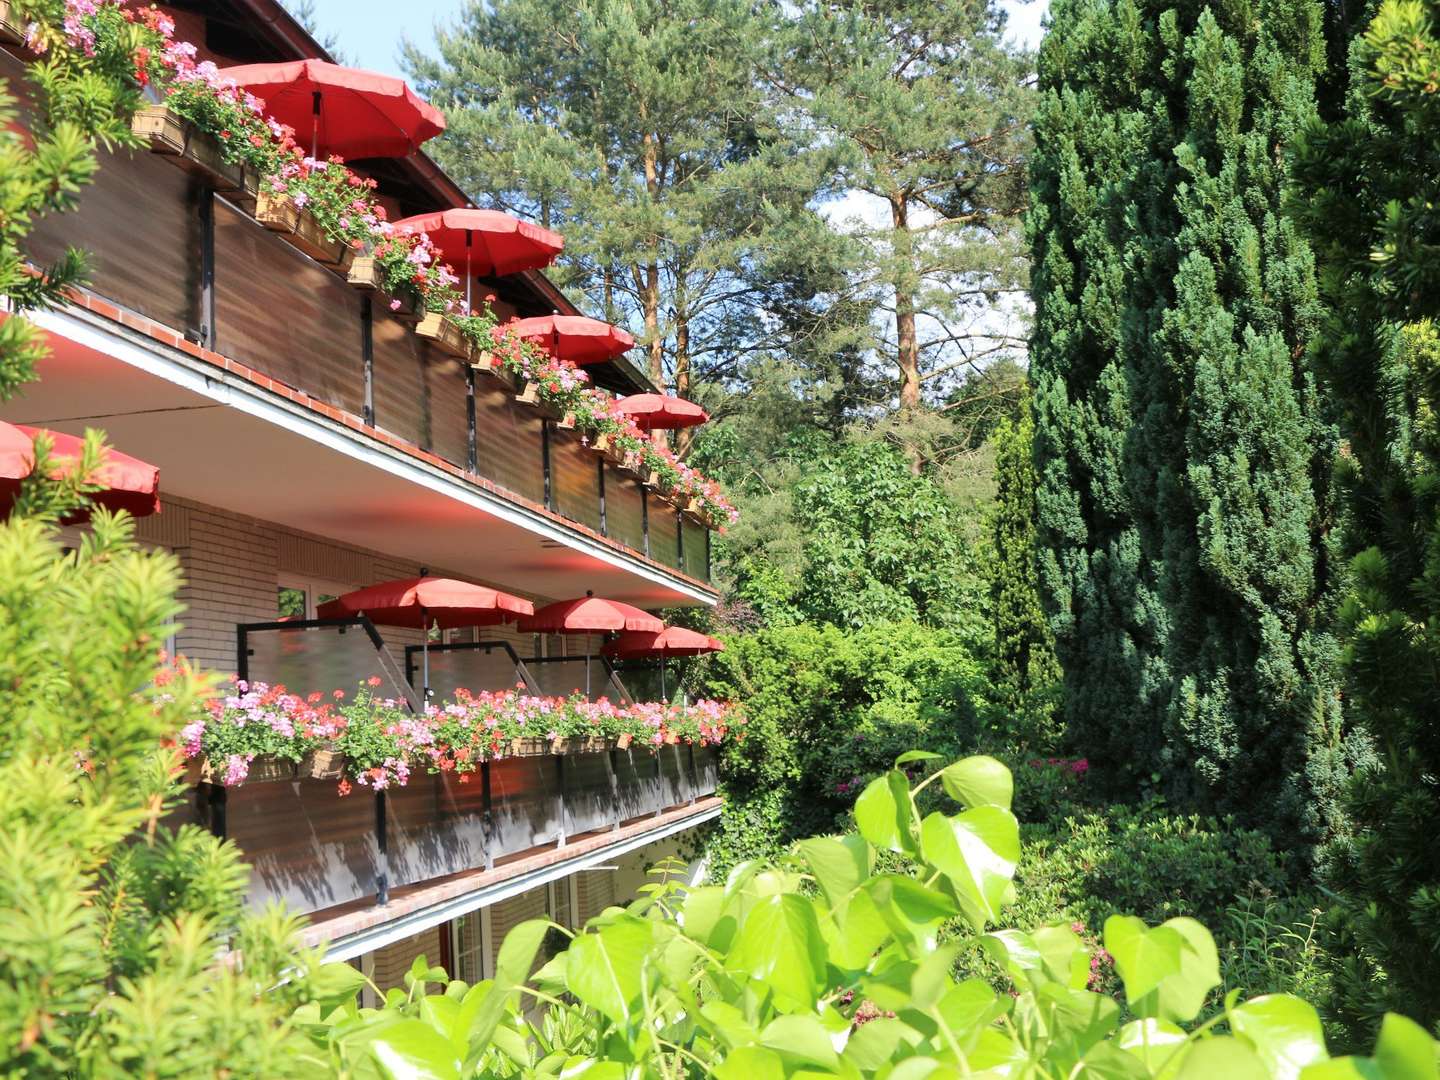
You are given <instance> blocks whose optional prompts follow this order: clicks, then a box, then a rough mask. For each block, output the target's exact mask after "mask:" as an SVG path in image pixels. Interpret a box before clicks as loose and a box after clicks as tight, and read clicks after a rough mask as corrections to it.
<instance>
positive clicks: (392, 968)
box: [370, 923, 450, 990]
mask: <svg viewBox="0 0 1440 1080" xmlns="http://www.w3.org/2000/svg"><path fill="white" fill-rule="evenodd" d="M449 925H450V924H449V923H445V924H444V925H442V926H436V927H431V928H430V929H429V930H424V931H421V932H420V933H418V934H416V935H415V936H414V937H408V938H405V939H404V940H402V941H397V942H395V943H393V944H391V945H387V946H385V948H383V949H376V950H375V951H374V952H373V953H371V954H370V955H371V957H372V958H373V961H374V964H375V970H374V973H373V974H372V975H371V976H370V977H371V978H372V979H374V980H375V985H376V986H378V987H380V989H381V990H389V989H390V988H391V987H397V986H398V987H400V988H402V989H403V988H404V986H405V973H406V972H407V971H409V970H410V965H411V964H413V963H414V962H415V958H416V957H417V956H424V957H425V960H426V962H427V963H429V964H431V965H432V966H433V965H436V964H439V963H440V935H441V934H442V933H443V932H445V931H447V930H448V929H449Z"/></svg>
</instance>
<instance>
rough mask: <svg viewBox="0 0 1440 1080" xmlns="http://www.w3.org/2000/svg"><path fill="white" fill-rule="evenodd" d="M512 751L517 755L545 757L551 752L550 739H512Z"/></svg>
mask: <svg viewBox="0 0 1440 1080" xmlns="http://www.w3.org/2000/svg"><path fill="white" fill-rule="evenodd" d="M510 753H511V754H512V755H513V756H515V757H545V756H547V755H549V753H550V740H548V739H534V738H521V739H511V740H510Z"/></svg>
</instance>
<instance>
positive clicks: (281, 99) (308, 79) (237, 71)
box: [220, 60, 445, 158]
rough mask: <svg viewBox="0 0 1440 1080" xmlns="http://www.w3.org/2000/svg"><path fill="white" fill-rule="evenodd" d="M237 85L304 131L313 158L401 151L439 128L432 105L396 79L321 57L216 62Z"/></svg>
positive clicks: (298, 134)
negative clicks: (223, 65) (231, 64)
mask: <svg viewBox="0 0 1440 1080" xmlns="http://www.w3.org/2000/svg"><path fill="white" fill-rule="evenodd" d="M220 74H221V75H222V76H223V77H225V78H228V79H233V80H235V84H236V85H237V86H238V87H239V88H240V89H242V90H248V91H250V93H252V94H254V95H255V96H256V97H260V98H264V99H265V111H266V112H267V113H268V114H269V115H270V116H272V117H274V118H275V119H276V120H278V121H280V122H281V123H282V124H289V125H290V126H291V127H292V128H294V129H295V138H296V139H297V140H299V141H300V143H301V144H302V145H303V144H305V143H306V142H307V137H309V139H310V141H311V142H312V143H313V152H314V153H315V155H316V156H317V157H326V156H328V155H330V154H338V155H340V156H341V157H344V158H365V157H409V156H410V155H411V154H413V153H414V152H415V150H416V148H417V147H419V145H420V144H421V143H423V142H424V141H425V140H426V139H433V138H434V137H435V136H436V135H439V134H440V132H442V131H444V130H445V117H444V114H442V113H441V112H440V110H439V109H437V108H435V106H434V105H431V104H430V103H429V102H428V101H424V100H422V99H421V98H420V96H419V95H418V94H416V93H415V91H414V90H411V89H410V87H409V86H408V85H407V84H406V82H405V80H404V79H396V78H394V77H392V76H390V75H381V74H379V73H378V72H375V71H364V70H362V69H360V68H348V67H341V66H340V65H339V64H330V63H326V62H325V61H324V60H292V61H289V62H287V63H281V64H241V65H238V66H236V67H227V68H222V69H221V71H220Z"/></svg>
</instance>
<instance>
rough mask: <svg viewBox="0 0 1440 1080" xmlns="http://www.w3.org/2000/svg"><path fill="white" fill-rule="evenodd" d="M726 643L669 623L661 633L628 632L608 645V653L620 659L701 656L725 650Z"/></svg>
mask: <svg viewBox="0 0 1440 1080" xmlns="http://www.w3.org/2000/svg"><path fill="white" fill-rule="evenodd" d="M724 649H725V646H724V645H723V644H722V643H721V642H720V641H718V640H716V639H715V638H713V637H711V636H710V635H708V634H700V633H697V632H696V631H694V630H687V629H685V627H683V626H667V627H666V628H665V629H664V630H661V631H660V632H659V633H658V634H650V633H635V632H633V631H632V632H629V633H624V634H621V635H620V636H619V637H618V638H616V639H615V640H614V641H612V642H610V644H608V645H606V646H605V654H606V655H607V656H613V657H615V658H616V659H617V660H646V659H650V658H653V657H661V658H663V657H666V656H699V655H701V654H702V653H713V652H723V651H724Z"/></svg>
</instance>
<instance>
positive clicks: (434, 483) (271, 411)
mask: <svg viewBox="0 0 1440 1080" xmlns="http://www.w3.org/2000/svg"><path fill="white" fill-rule="evenodd" d="M25 317H26V318H27V319H28V320H29V321H30V322H32V323H34V324H35V325H36V326H38V327H40V328H41V329H42V330H47V331H49V332H50V333H54V334H58V335H60V336H61V337H65V338H68V339H70V340H71V341H73V342H75V343H76V344H78V345H81V346H84V347H85V348H88V349H92V350H94V351H95V352H98V353H102V354H104V355H106V356H109V357H111V358H113V359H115V360H119V361H120V362H121V363H124V364H129V365H130V366H131V367H134V368H137V369H139V370H141V371H144V372H145V373H146V374H149V375H154V376H156V377H157V378H161V379H165V380H166V381H167V382H171V383H174V384H175V385H177V386H180V387H183V388H184V389H186V390H190V391H193V392H194V393H197V394H200V395H202V396H204V397H207V398H209V399H210V400H211V401H214V402H216V403H217V404H219V405H224V406H226V407H228V408H232V409H238V410H240V411H241V412H244V413H246V414H247V415H249V416H253V417H255V418H257V419H260V420H264V421H266V422H267V423H271V424H274V425H275V426H277V427H281V428H284V429H285V430H286V431H289V432H291V433H293V434H296V435H300V436H301V437H303V438H307V439H309V440H310V441H312V442H314V443H317V444H319V445H321V446H324V447H327V448H328V449H331V450H336V451H338V452H340V453H342V454H345V455H346V456H348V457H351V458H354V459H356V460H357V461H361V462H363V463H365V464H367V465H370V466H373V467H374V468H377V469H381V470H383V471H384V472H387V473H390V474H391V475H392V476H396V477H399V478H400V479H402V480H407V481H409V482H411V483H414V484H418V485H420V486H421V487H424V488H428V489H429V490H431V491H434V492H436V493H437V494H440V495H444V496H446V497H448V498H452V499H455V500H457V501H459V502H462V503H465V504H466V505H468V506H471V507H473V508H475V509H477V510H481V511H484V512H485V513H487V514H490V515H492V516H493V517H496V518H499V519H500V520H502V521H505V522H508V523H509V524H512V525H518V526H520V527H521V528H524V529H527V530H529V531H530V532H532V533H535V534H536V535H538V536H541V537H543V538H545V539H547V540H553V541H555V542H556V543H559V544H563V545H564V546H566V547H568V548H570V549H572V550H574V551H578V552H580V553H582V554H584V555H588V556H590V557H592V558H595V559H599V560H600V561H601V562H603V563H606V564H607V565H609V566H613V567H615V568H617V569H620V570H624V571H626V572H628V573H632V574H635V575H637V576H639V577H642V578H644V579H645V580H646V581H650V582H653V583H655V584H657V585H663V586H665V587H666V588H669V589H674V590H675V591H676V592H679V593H682V594H683V595H685V596H687V597H689V598H690V599H692V600H695V601H697V602H699V603H701V604H706V605H711V606H713V605H714V604H715V600H716V598H715V595H714V594H713V593H709V592H706V591H704V590H702V589H697V588H695V587H694V586H693V585H691V584H690V583H689V582H687V581H683V580H681V579H680V578H676V577H672V576H670V575H669V574H666V573H664V572H663V571H661V570H658V569H657V568H655V567H653V566H650V565H648V564H647V563H645V562H643V561H641V560H639V559H635V558H630V557H627V556H626V555H624V554H623V553H620V552H617V551H614V550H613V549H611V548H610V547H608V546H606V545H602V544H594V543H591V542H589V541H588V540H587V539H586V538H585V537H584V536H581V535H579V534H577V533H575V532H572V531H571V530H569V529H567V528H565V527H564V526H563V525H560V524H559V523H557V522H554V521H551V520H550V519H549V518H548V517H546V516H545V515H543V514H540V513H537V512H535V511H533V510H530V509H528V508H527V507H524V506H519V505H517V504H515V503H512V502H510V501H509V500H508V499H505V498H502V497H500V496H498V495H492V494H491V493H489V492H487V491H484V490H482V489H478V488H476V487H474V486H473V485H471V484H469V483H467V482H466V481H463V480H460V479H457V478H456V477H453V476H450V475H449V474H448V473H446V472H445V471H443V470H441V469H437V468H435V467H433V466H430V465H427V464H426V463H424V462H422V461H414V460H410V459H408V458H407V457H406V456H405V455H404V454H403V453H401V452H400V451H398V450H395V449H393V448H392V447H388V446H385V445H383V444H376V443H373V442H372V441H371V440H369V439H367V438H365V437H364V436H361V435H357V434H356V433H354V432H352V431H351V430H350V429H349V428H348V427H346V426H345V425H344V424H339V423H336V422H335V421H333V420H331V419H329V418H328V417H325V416H318V415H315V414H314V413H312V412H310V410H308V409H306V408H304V407H303V406H300V405H297V404H295V403H294V402H291V401H286V400H285V399H283V398H272V397H270V396H269V395H267V394H266V392H265V391H264V390H263V389H261V388H259V387H255V386H252V385H251V384H250V383H249V382H248V381H246V380H244V379H242V378H240V377H239V376H237V375H234V374H233V373H231V372H228V371H224V370H222V369H219V368H216V367H214V366H213V365H210V364H207V363H206V362H204V361H201V360H194V359H193V358H191V357H189V356H187V355H186V354H184V353H182V352H180V351H179V350H178V349H173V348H171V347H170V346H167V345H165V344H163V343H161V342H157V341H152V340H151V339H150V338H148V337H146V336H144V335H143V334H140V333H138V332H137V331H133V330H131V329H130V328H128V327H125V326H122V325H120V324H118V323H114V322H112V321H111V320H109V319H106V318H103V317H101V316H99V315H95V314H94V313H92V312H89V311H86V310H85V309H83V308H74V307H65V308H57V309H54V310H50V311H34V312H28V313H27V314H26V316H25Z"/></svg>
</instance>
